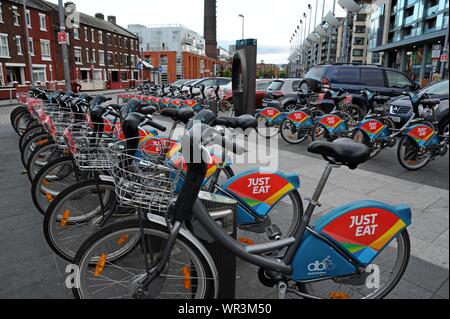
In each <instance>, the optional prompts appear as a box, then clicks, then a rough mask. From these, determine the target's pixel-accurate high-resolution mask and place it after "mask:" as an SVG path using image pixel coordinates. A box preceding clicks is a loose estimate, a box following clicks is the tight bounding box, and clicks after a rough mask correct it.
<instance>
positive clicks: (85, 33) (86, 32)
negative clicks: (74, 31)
mask: <svg viewBox="0 0 450 319" xmlns="http://www.w3.org/2000/svg"><path fill="white" fill-rule="evenodd" d="M84 41H86V42H88V41H89V39H88V31H87V28H84Z"/></svg>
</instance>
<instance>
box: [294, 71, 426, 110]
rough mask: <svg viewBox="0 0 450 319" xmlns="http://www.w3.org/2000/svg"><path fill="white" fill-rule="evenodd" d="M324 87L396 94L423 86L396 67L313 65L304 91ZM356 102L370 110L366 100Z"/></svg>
mask: <svg viewBox="0 0 450 319" xmlns="http://www.w3.org/2000/svg"><path fill="white" fill-rule="evenodd" d="M322 88H330V89H331V90H334V91H338V90H340V89H344V90H345V91H347V92H349V93H353V94H359V93H360V92H361V91H362V90H370V91H374V92H378V93H379V94H380V95H385V96H392V97H394V96H398V95H401V94H402V93H403V92H415V91H417V90H419V89H420V86H419V85H418V84H417V83H414V82H412V81H411V80H409V79H408V77H407V76H406V75H404V74H403V73H401V72H399V71H397V70H394V69H389V68H384V67H380V66H377V65H366V64H328V65H319V66H315V67H313V68H311V69H310V70H309V72H308V73H307V74H306V75H305V78H304V80H303V82H302V84H301V85H300V90H302V91H303V92H308V91H309V90H311V91H313V92H320V90H321V89H322ZM354 103H355V104H357V105H358V106H360V107H361V109H362V110H363V111H364V112H367V104H366V102H365V101H364V99H356V100H354Z"/></svg>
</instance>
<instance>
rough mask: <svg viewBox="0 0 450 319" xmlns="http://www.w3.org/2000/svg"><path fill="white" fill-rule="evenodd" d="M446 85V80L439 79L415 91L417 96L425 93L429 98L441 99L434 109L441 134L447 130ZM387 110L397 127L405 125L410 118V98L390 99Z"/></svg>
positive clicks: (447, 91)
mask: <svg viewBox="0 0 450 319" xmlns="http://www.w3.org/2000/svg"><path fill="white" fill-rule="evenodd" d="M448 85H449V81H448V80H447V81H441V82H438V83H435V84H432V85H430V86H428V87H426V88H424V89H423V90H421V91H420V92H418V93H417V94H418V95H419V96H423V95H424V94H427V95H428V96H429V98H431V99H439V100H440V101H441V103H440V104H439V106H438V107H437V109H436V111H435V112H436V120H437V121H439V131H440V133H441V134H443V133H444V131H445V130H447V133H448V119H449V112H448V93H449V88H448ZM389 110H390V117H391V118H392V120H393V121H394V122H395V123H396V124H397V125H398V126H399V127H400V126H403V125H405V123H406V122H407V121H408V120H409V119H410V118H411V116H412V112H413V110H412V106H411V100H410V98H409V97H406V96H402V97H398V98H394V99H392V100H390V101H389Z"/></svg>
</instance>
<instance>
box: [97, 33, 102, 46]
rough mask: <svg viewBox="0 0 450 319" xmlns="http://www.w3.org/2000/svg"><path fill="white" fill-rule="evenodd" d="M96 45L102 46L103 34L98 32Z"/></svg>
mask: <svg viewBox="0 0 450 319" xmlns="http://www.w3.org/2000/svg"><path fill="white" fill-rule="evenodd" d="M98 43H100V44H103V32H102V31H98Z"/></svg>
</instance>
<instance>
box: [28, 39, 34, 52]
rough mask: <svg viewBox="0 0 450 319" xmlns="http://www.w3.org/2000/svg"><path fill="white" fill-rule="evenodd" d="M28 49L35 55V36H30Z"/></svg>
mask: <svg viewBox="0 0 450 319" xmlns="http://www.w3.org/2000/svg"><path fill="white" fill-rule="evenodd" d="M28 50H29V51H30V54H31V55H34V42H33V38H30V41H29V42H28Z"/></svg>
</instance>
